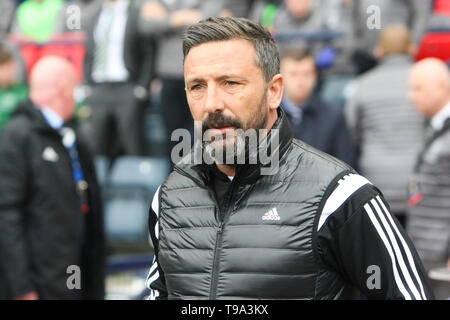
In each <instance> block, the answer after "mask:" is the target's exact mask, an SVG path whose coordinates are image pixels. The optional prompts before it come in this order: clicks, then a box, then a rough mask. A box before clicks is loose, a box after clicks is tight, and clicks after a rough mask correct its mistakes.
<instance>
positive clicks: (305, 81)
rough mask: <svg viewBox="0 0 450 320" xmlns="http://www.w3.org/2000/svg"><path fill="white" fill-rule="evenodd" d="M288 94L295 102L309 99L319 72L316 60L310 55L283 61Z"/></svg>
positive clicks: (286, 92)
mask: <svg viewBox="0 0 450 320" xmlns="http://www.w3.org/2000/svg"><path fill="white" fill-rule="evenodd" d="M281 74H282V75H283V78H284V89H285V94H286V96H287V97H288V98H289V99H290V100H292V101H293V102H295V103H298V104H300V103H303V102H305V101H306V100H308V99H309V97H310V96H311V93H312V91H313V90H314V87H315V85H316V81H317V74H316V69H315V65H314V60H313V59H312V58H310V57H307V58H305V59H302V60H300V61H297V60H294V59H292V58H285V59H283V60H282V62H281Z"/></svg>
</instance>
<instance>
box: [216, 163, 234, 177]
mask: <svg viewBox="0 0 450 320" xmlns="http://www.w3.org/2000/svg"><path fill="white" fill-rule="evenodd" d="M216 166H217V169H219V170H220V171H221V172H223V173H224V174H226V175H227V176H229V177H234V176H235V175H236V165H227V164H219V163H216Z"/></svg>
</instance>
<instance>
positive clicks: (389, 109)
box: [345, 25, 425, 226]
mask: <svg viewBox="0 0 450 320" xmlns="http://www.w3.org/2000/svg"><path fill="white" fill-rule="evenodd" d="M412 46H413V42H412V35H411V32H410V31H409V30H408V29H407V28H406V27H404V26H403V25H397V26H390V27H387V28H386V29H385V30H383V32H382V33H381V34H380V38H379V40H378V45H377V48H376V56H377V58H378V60H379V64H378V66H376V67H375V68H374V69H372V70H370V71H368V72H366V73H364V74H363V75H361V76H360V77H359V78H358V79H357V81H356V83H355V87H354V88H355V92H354V94H353V96H352V97H351V99H350V100H349V102H348V104H347V106H346V108H345V114H346V118H347V123H348V125H349V128H350V132H351V135H352V140H353V143H354V144H355V148H356V150H357V153H358V165H357V166H358V168H359V169H360V170H361V173H362V174H364V175H365V176H367V177H368V179H370V180H371V181H373V182H374V183H375V184H377V185H378V186H379V187H380V189H381V190H383V193H384V195H385V197H386V199H387V200H388V201H389V204H390V205H391V210H392V213H393V214H394V215H395V216H396V217H397V219H398V220H399V221H400V222H401V224H402V225H403V226H405V219H406V210H407V204H406V202H407V197H408V194H407V190H406V189H407V188H406V187H407V185H408V179H409V176H410V175H411V172H412V169H413V166H414V161H415V158H416V155H417V152H418V151H419V147H420V143H418V142H420V141H422V140H423V134H424V128H425V118H424V117H423V116H422V115H421V114H420V113H418V112H417V111H416V110H415V108H414V105H413V104H412V102H411V101H410V100H409V99H408V96H407V93H408V77H409V72H410V71H411V67H412V65H413V60H412V58H411V55H412Z"/></svg>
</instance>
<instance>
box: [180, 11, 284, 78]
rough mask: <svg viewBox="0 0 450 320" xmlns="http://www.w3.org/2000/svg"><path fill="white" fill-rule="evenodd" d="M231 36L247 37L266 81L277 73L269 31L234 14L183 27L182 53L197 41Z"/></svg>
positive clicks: (196, 43)
mask: <svg viewBox="0 0 450 320" xmlns="http://www.w3.org/2000/svg"><path fill="white" fill-rule="evenodd" d="M233 39H244V40H248V41H250V42H251V43H252V44H253V47H254V48H255V51H256V61H255V63H256V65H257V66H258V67H259V68H261V71H262V73H263V76H264V79H265V80H266V82H268V81H270V80H271V79H272V77H273V76H274V75H276V74H278V73H280V55H279V53H278V48H277V45H276V43H275V40H274V39H273V37H272V35H271V34H270V32H269V31H268V30H267V29H265V28H264V27H263V26H262V25H260V24H258V23H255V22H253V21H251V20H248V19H244V18H235V17H214V18H208V19H206V20H202V21H200V22H198V23H195V24H193V25H191V26H189V27H188V28H187V30H186V31H185V33H184V34H183V54H184V58H186V56H187V54H188V53H189V51H190V50H191V49H192V48H193V47H196V46H198V45H200V44H203V43H206V42H211V41H225V40H233Z"/></svg>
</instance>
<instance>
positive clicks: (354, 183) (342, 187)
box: [317, 174, 371, 231]
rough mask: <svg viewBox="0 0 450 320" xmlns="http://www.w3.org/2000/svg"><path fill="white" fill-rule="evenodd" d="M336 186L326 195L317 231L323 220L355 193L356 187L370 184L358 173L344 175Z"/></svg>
mask: <svg viewBox="0 0 450 320" xmlns="http://www.w3.org/2000/svg"><path fill="white" fill-rule="evenodd" d="M338 184H339V185H338V186H337V187H336V189H335V190H334V191H333V192H332V193H331V195H330V196H329V197H328V199H327V201H326V202H325V205H324V207H323V210H322V213H321V215H320V219H319V225H318V227H317V231H319V230H320V228H322V226H323V224H324V223H325V221H326V220H327V219H328V217H329V216H331V215H332V214H333V213H334V212H336V210H337V209H338V208H339V207H340V206H341V205H342V204H343V203H344V202H345V201H346V200H347V199H348V198H350V196H351V195H352V194H353V193H355V192H356V191H357V190H358V189H360V188H361V187H362V186H364V185H366V184H371V183H370V181H369V180H367V179H366V178H364V177H362V176H360V175H358V174H348V175H346V176H344V177H343V178H342V179H341V180H339V182H338Z"/></svg>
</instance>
